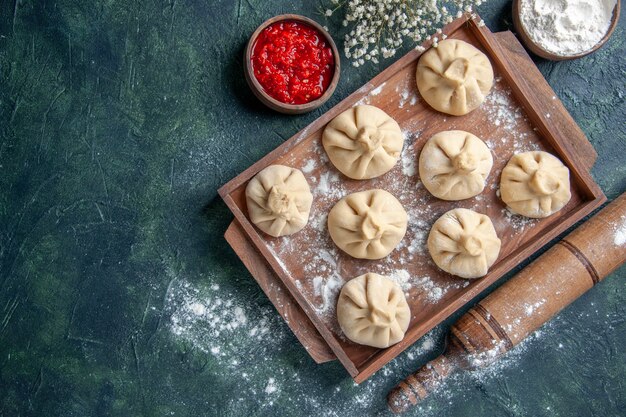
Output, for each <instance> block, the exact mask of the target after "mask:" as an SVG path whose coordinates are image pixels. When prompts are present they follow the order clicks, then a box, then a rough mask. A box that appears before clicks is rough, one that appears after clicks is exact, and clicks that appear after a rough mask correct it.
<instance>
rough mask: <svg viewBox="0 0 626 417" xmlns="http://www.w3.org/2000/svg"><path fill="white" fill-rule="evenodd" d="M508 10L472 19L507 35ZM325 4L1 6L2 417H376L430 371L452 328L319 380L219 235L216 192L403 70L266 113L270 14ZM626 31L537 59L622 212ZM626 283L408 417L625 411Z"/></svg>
mask: <svg viewBox="0 0 626 417" xmlns="http://www.w3.org/2000/svg"><path fill="white" fill-rule="evenodd" d="M510 6H511V4H510V2H509V1H503V0H492V1H489V2H487V4H485V5H483V6H481V7H480V8H479V12H480V13H481V15H482V16H483V17H484V19H485V21H486V23H487V25H488V26H489V28H490V29H491V30H493V31H499V30H506V29H508V28H510V26H511V23H510V22H511V16H510ZM318 8H319V3H318V2H316V1H313V2H309V1H305V0H301V1H295V0H292V1H261V0H239V1H230V0H223V1H209V0H170V1H135V0H124V1H122V0H108V1H82V0H73V1H72V0H57V1H44V0H41V1H35V0H0V416H7V417H9V416H11V417H12V416H45V415H51V416H92V415H93V416H95V415H103V416H104V415H106V416H109V415H112V416H134V415H155V416H166V415H167V416H169V415H176V416H199V415H227V416H239V415H270V414H274V415H281V416H285V415H299V414H300V415H338V416H343V415H357V414H362V415H368V414H373V413H378V412H380V411H381V410H383V409H384V396H385V395H386V393H387V391H388V390H389V389H390V388H391V387H392V386H393V385H394V384H395V383H396V382H397V381H398V380H399V379H401V378H402V377H404V376H405V375H406V374H407V373H408V372H409V371H411V370H414V369H415V368H417V367H418V366H419V365H421V364H423V363H424V362H425V361H426V360H427V359H430V358H432V357H433V356H435V355H436V354H437V351H438V349H439V346H440V345H441V339H442V336H443V332H444V330H445V327H446V326H442V327H440V328H438V329H436V330H434V331H433V332H431V333H430V334H429V335H427V336H426V337H425V338H423V339H422V340H421V341H418V342H417V343H416V345H415V346H414V347H412V348H411V349H410V350H409V351H408V352H405V353H404V354H403V355H401V356H400V357H399V358H398V359H397V360H395V361H394V362H392V363H391V364H390V365H388V366H387V367H386V368H385V369H384V370H383V371H381V372H379V373H378V374H376V375H375V376H374V377H373V378H371V379H370V380H369V381H368V382H366V383H365V384H363V385H361V386H355V385H354V384H353V383H352V381H351V380H350V378H349V377H348V375H347V374H346V372H345V371H344V369H343V368H342V367H341V365H339V364H338V363H329V364H325V365H316V364H315V363H314V362H313V361H312V360H311V359H310V358H309V357H308V356H307V354H306V352H305V351H304V349H303V348H302V347H301V346H300V345H299V344H298V342H297V340H296V339H295V337H294V336H293V335H292V334H291V332H290V330H289V328H288V327H287V326H286V325H285V324H284V323H283V322H282V321H281V319H280V317H279V316H278V315H277V313H276V312H275V311H274V310H273V307H272V306H271V304H270V302H269V301H268V300H267V299H266V297H265V296H264V295H263V293H262V292H261V291H260V290H259V288H258V287H257V285H256V284H255V282H254V281H253V280H252V278H251V277H250V275H249V274H248V272H247V271H246V269H245V268H244V267H243V265H242V264H241V262H239V260H238V259H237V257H236V256H235V255H234V254H233V252H232V251H231V250H230V249H229V247H228V246H227V244H226V242H225V241H224V239H223V238H222V235H223V233H224V231H225V229H226V227H227V225H228V224H229V222H230V221H231V219H232V216H231V214H230V213H229V212H228V210H227V209H226V207H225V205H224V204H223V203H222V202H221V201H220V199H219V197H217V194H216V190H217V188H218V187H219V186H220V185H222V184H223V183H225V182H226V181H228V180H229V179H231V178H232V177H234V176H235V175H236V174H238V173H239V172H241V171H243V170H244V169H245V168H246V167H248V166H249V165H250V164H252V163H253V162H255V161H256V160H258V159H259V158H261V157H262V156H263V155H265V154H266V153H267V152H269V151H270V150H272V149H274V148H275V147H276V146H277V145H279V144H281V143H283V141H284V140H286V139H287V138H289V137H290V136H292V135H293V134H294V133H296V132H297V131H298V130H300V129H301V128H303V127H304V126H306V125H307V124H308V123H310V122H311V121H312V120H314V119H315V118H317V117H318V116H319V115H320V114H322V113H323V112H324V111H326V110H327V109H329V108H330V107H332V106H333V105H334V104H336V103H337V102H339V101H340V100H341V99H343V98H344V97H346V96H347V95H348V94H349V93H350V92H352V91H353V90H355V89H356V88H358V87H359V86H360V85H362V84H363V83H364V82H365V81H367V80H368V79H370V78H371V77H372V76H373V75H375V74H376V73H378V72H379V71H380V70H382V69H383V68H384V67H385V66H387V65H389V64H390V63H391V61H385V62H383V63H381V64H380V65H378V66H372V65H366V66H364V67H361V68H358V69H355V68H353V67H350V66H348V65H347V62H344V63H343V64H345V66H344V69H343V71H342V77H341V81H340V84H339V87H338V89H337V91H336V93H335V94H334V96H333V97H332V99H331V100H330V102H329V103H327V104H326V106H324V107H323V108H321V109H319V110H318V111H315V112H313V113H311V114H307V115H303V116H281V115H278V114H276V113H272V112H270V111H268V110H267V109H265V108H263V107H262V106H261V105H260V104H259V103H258V102H257V101H256V100H255V99H254V98H253V97H252V95H251V94H250V92H249V90H248V88H247V87H246V85H245V81H244V78H243V73H242V51H243V48H244V45H245V43H246V41H247V37H248V36H249V35H250V33H251V32H252V31H253V30H254V28H255V27H256V26H257V25H258V24H259V23H261V22H262V21H263V20H265V19H266V18H269V17H271V16H273V15H276V14H279V13H285V12H295V13H300V14H304V15H307V16H310V17H312V18H314V19H317V20H323V18H322V16H321V15H320V14H319V11H318ZM622 16H623V15H622ZM624 19H626V17H622V19H621V23H620V25H619V26H618V28H617V30H616V32H615V34H614V35H613V38H612V39H611V40H610V42H609V43H608V44H607V45H606V46H605V47H604V48H602V49H601V50H600V51H599V52H597V53H595V54H593V55H591V56H589V57H586V58H583V59H580V60H576V61H573V62H561V63H550V62H547V61H543V60H537V65H538V66H539V68H540V69H541V71H542V73H543V74H544V75H545V77H546V78H547V80H548V82H549V83H550V84H551V85H552V87H553V88H554V90H555V91H556V93H557V95H558V97H559V98H560V99H561V100H562V101H563V103H564V104H565V106H566V107H567V108H568V109H569V111H570V112H571V113H572V115H573V117H574V119H575V120H576V121H577V122H578V124H579V125H580V126H581V128H582V129H583V131H584V132H585V133H586V134H587V136H588V137H589V139H590V140H591V142H592V143H593V144H594V146H595V148H596V149H597V150H598V153H599V158H598V162H597V164H596V166H595V168H594V170H593V175H594V178H595V179H596V180H597V181H598V182H599V184H600V185H601V186H602V189H603V190H604V191H605V193H606V194H607V195H608V196H609V198H615V197H616V196H617V195H619V194H620V193H621V192H623V191H624V190H625V189H626V165H625V164H624V153H625V151H626V117H625V116H626V114H625V113H626V111H625V104H624V100H625V99H624V94H625V91H624V89H625V85H626V83H625V80H626V75H625V73H626V61H625V58H624V56H625V54H626V47H625V45H624V42H625V40H626V35H625V27H624ZM337 23H338V21H337V19H333V20H332V21H331V22H329V23H328V25H329V27H330V30H331V32H332V33H333V34H334V35H335V37H336V38H337V39H341V38H342V37H343V29H342V28H341V27H340V25H338V24H337ZM625 274H626V269H625V268H622V269H620V270H618V271H617V272H616V273H614V274H613V276H611V277H609V278H608V279H607V280H606V281H605V282H603V283H602V284H601V285H599V286H598V287H596V288H594V289H593V290H592V291H590V292H589V293H588V294H586V295H584V296H583V297H582V298H581V299H580V300H579V301H577V302H576V303H574V304H573V305H572V306H571V307H570V308H568V309H567V310H566V311H564V312H563V313H562V314H561V315H559V316H558V318H556V319H555V320H553V321H552V322H551V323H550V324H549V325H548V326H546V327H544V328H543V329H542V330H541V332H540V333H539V334H538V335H536V336H534V337H533V338H532V339H531V340H529V341H528V342H526V343H524V344H523V345H522V346H521V347H520V348H518V349H516V350H515V351H514V352H513V353H512V354H511V355H509V357H508V358H507V359H506V360H504V361H503V362H502V363H500V364H499V365H498V366H496V367H495V368H494V369H492V370H489V371H482V372H474V373H469V374H464V375H459V376H457V377H455V378H454V379H452V380H451V381H450V383H449V384H447V385H446V387H445V388H444V389H443V390H442V391H441V392H440V393H438V394H436V395H434V396H433V397H432V398H430V399H429V400H428V401H426V402H425V403H424V404H423V407H422V409H421V411H418V412H416V413H415V415H433V416H434V415H452V416H478V415H489V416H492V415H493V416H503V415H509V416H555V415H557V416H573V415H585V416H590V415H598V416H609V415H620V414H621V415H624V413H625V411H624V410H625V409H626V385H625V379H626V353H625V351H624V344H625V343H626V323H625V313H626V291H624V290H625V288H624V286H625V284H624V275H625ZM457 317H458V315H457Z"/></svg>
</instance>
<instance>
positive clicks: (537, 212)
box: [500, 151, 572, 218]
mask: <svg viewBox="0 0 626 417" xmlns="http://www.w3.org/2000/svg"><path fill="white" fill-rule="evenodd" d="M500 194H501V196H502V201H504V202H505V203H506V205H507V206H509V208H510V209H511V210H513V211H514V212H515V213H518V214H521V215H523V216H527V217H534V218H541V217H548V216H549V215H551V214H553V213H556V212H557V211H559V210H561V209H562V208H563V207H564V206H565V205H566V204H567V203H568V201H569V200H570V198H571V197H572V194H571V192H570V188H569V169H567V167H566V166H565V165H563V163H562V162H561V161H560V160H559V159H558V158H557V157H555V156H553V155H551V154H549V153H548V152H543V151H532V152H524V153H519V154H517V155H513V157H512V158H511V160H510V161H509V163H508V164H506V167H504V170H502V179H501V180H500Z"/></svg>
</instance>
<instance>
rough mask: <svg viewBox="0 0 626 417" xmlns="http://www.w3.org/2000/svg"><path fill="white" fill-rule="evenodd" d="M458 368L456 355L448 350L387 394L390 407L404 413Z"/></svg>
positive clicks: (398, 412) (396, 412)
mask: <svg viewBox="0 0 626 417" xmlns="http://www.w3.org/2000/svg"><path fill="white" fill-rule="evenodd" d="M458 368H459V363H458V361H457V360H456V359H455V355H450V351H449V350H448V351H446V353H444V354H442V355H440V356H438V357H437V358H435V359H433V360H432V361H430V362H428V363H427V364H426V365H424V366H422V367H421V368H420V369H419V370H418V371H417V372H415V373H414V374H411V375H409V376H408V377H407V378H406V379H405V380H404V381H402V382H401V383H400V384H398V385H397V386H396V387H395V388H394V389H393V390H392V391H391V392H390V393H389V395H388V396H387V404H388V405H389V408H390V409H391V411H393V412H394V413H395V414H401V413H404V412H405V411H407V410H408V409H409V408H411V407H412V406H414V405H417V403H419V402H420V401H422V400H423V399H424V398H426V397H427V396H428V395H429V394H430V393H431V392H433V391H435V390H436V389H437V388H438V387H439V386H440V385H441V384H442V383H443V381H445V380H446V379H447V378H448V377H449V376H450V375H451V374H453V373H454V372H455V371H456V370H457V369H458Z"/></svg>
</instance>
